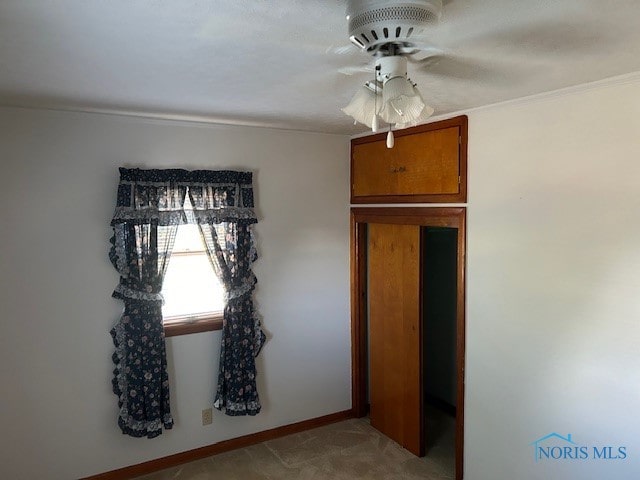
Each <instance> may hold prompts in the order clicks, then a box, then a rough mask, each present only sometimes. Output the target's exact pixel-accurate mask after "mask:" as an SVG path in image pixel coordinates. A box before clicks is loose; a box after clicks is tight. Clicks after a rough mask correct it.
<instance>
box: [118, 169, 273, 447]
mask: <svg viewBox="0 0 640 480" xmlns="http://www.w3.org/2000/svg"><path fill="white" fill-rule="evenodd" d="M187 194H188V195H189V198H190V200H191V203H192V205H193V210H186V211H185V210H184V201H185V196H186V195H187ZM253 207H254V204H253V186H252V174H251V172H236V171H209V170H196V171H187V170H181V169H171V170H141V169H127V168H121V169H120V184H119V186H118V197H117V204H116V210H115V214H114V217H113V219H112V221H111V226H112V227H113V237H112V238H111V244H112V246H111V250H110V253H109V257H110V259H111V262H112V263H113V266H114V267H115V268H116V270H117V271H118V273H119V274H120V282H119V284H118V286H117V287H116V289H115V291H114V292H113V297H115V298H118V299H121V300H122V301H123V302H124V311H123V314H122V316H121V317H120V319H119V321H118V322H117V323H116V325H115V326H114V327H113V329H112V330H111V335H112V337H113V342H114V345H115V352H114V354H113V362H114V364H115V369H114V379H113V391H114V393H115V394H116V395H117V396H118V405H119V408H120V412H119V417H118V424H119V426H120V429H121V430H122V432H123V433H125V434H127V435H131V436H134V437H144V436H146V437H148V438H153V437H156V436H158V435H160V434H161V433H162V428H163V427H164V428H167V429H169V428H171V427H172V426H173V419H172V417H171V410H170V402H169V379H168V374H167V360H166V352H165V339H164V330H163V325H162V295H161V293H160V292H161V291H162V281H163V278H164V274H165V271H166V268H167V265H168V263H169V259H170V256H171V250H172V248H173V242H174V240H175V236H176V232H177V228H178V225H181V224H186V223H196V224H198V225H199V227H200V232H201V234H202V238H203V240H204V243H205V245H206V248H207V254H208V257H209V260H210V262H211V265H212V266H213V268H214V270H215V272H216V274H217V275H218V277H219V278H220V281H221V282H222V284H223V285H224V287H225V292H226V297H227V298H226V300H227V301H226V306H225V309H224V322H223V329H222V344H221V348H220V367H219V372H218V388H217V393H216V398H215V402H214V405H215V407H216V408H218V409H220V410H223V411H224V412H225V413H226V414H227V415H255V414H257V413H258V412H259V411H260V400H259V398H258V393H257V390H256V380H255V379H256V369H255V357H256V356H257V355H258V353H259V352H260V349H261V347H262V345H263V343H264V341H265V335H264V333H263V331H262V329H261V326H260V321H259V319H258V317H257V315H256V313H255V310H254V307H253V295H252V294H253V290H254V288H255V284H256V277H255V275H254V274H253V271H252V270H251V264H252V263H253V262H254V261H255V260H256V258H257V254H256V249H255V245H254V239H253V234H252V226H253V224H255V223H257V219H256V216H255V213H254V210H253Z"/></svg>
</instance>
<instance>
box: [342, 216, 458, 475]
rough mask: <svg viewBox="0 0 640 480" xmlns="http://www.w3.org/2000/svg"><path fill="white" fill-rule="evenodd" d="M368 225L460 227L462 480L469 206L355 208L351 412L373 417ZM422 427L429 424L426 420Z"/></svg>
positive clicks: (360, 415) (356, 414) (351, 264)
mask: <svg viewBox="0 0 640 480" xmlns="http://www.w3.org/2000/svg"><path fill="white" fill-rule="evenodd" d="M368 223H386V224H399V225H420V226H423V227H450V228H457V229H458V266H457V270H458V271H457V284H458V285H457V305H456V336H457V338H456V363H457V365H456V376H457V392H456V427H455V432H456V439H455V442H456V443H455V466H456V480H462V478H463V465H464V461H463V459H464V457H463V454H464V383H465V382H464V374H465V363H464V362H465V304H466V302H465V291H466V290H465V273H466V208H465V207H359V208H352V209H351V262H350V267H351V408H352V411H353V415H354V416H355V417H364V416H366V415H367V390H366V389H367V328H366V327H367V276H366V273H367V271H366V266H367V258H366V251H367V236H366V227H367V224H368ZM422 423H424V419H423V422H422Z"/></svg>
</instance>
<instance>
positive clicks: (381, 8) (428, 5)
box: [342, 0, 442, 148]
mask: <svg viewBox="0 0 640 480" xmlns="http://www.w3.org/2000/svg"><path fill="white" fill-rule="evenodd" d="M441 14H442V0H410V1H407V0H392V1H389V0H385V1H381V0H349V1H348V3H347V21H348V23H349V40H350V41H351V43H352V44H353V45H355V46H356V47H357V48H358V49H360V50H361V51H364V52H367V53H368V54H370V55H372V56H373V57H374V58H375V63H374V68H373V72H374V77H373V78H372V79H371V80H370V81H367V82H366V83H365V84H364V86H362V87H361V88H360V89H359V90H358V91H357V92H356V94H355V96H354V97H353V99H352V100H351V102H350V103H349V105H347V106H346V107H345V108H343V109H342V111H343V112H344V113H346V114H347V115H350V116H351V117H352V118H353V119H354V120H355V121H356V122H358V123H362V124H364V125H366V126H368V127H370V128H371V130H372V131H373V132H376V131H377V130H378V126H379V121H380V120H382V121H384V122H386V123H387V124H389V133H388V136H387V146H388V147H389V148H392V147H393V143H394V139H393V133H392V130H391V126H392V125H394V126H395V127H396V128H405V127H407V126H410V125H416V124H418V123H420V122H422V121H424V120H426V119H427V118H428V117H430V116H431V115H432V114H433V112H434V109H433V108H432V107H430V106H429V105H427V104H426V102H425V101H424V98H423V97H422V95H421V93H420V92H419V90H418V89H417V85H416V84H415V83H413V82H411V80H410V79H409V77H408V72H407V64H408V60H410V61H412V62H415V63H422V64H423V65H424V64H426V63H428V62H429V61H433V60H434V59H437V57H438V56H439V54H438V51H437V50H436V49H434V48H433V47H431V46H428V45H425V44H424V42H423V41H422V39H421V35H422V34H423V32H424V30H425V29H427V28H428V27H429V26H432V25H436V24H437V23H438V21H439V19H440V16H441ZM356 70H357V69H356ZM360 71H362V70H361V69H360ZM365 71H366V70H365ZM343 73H345V74H350V72H349V71H345V72H343Z"/></svg>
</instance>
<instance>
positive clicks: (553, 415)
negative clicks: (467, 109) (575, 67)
mask: <svg viewBox="0 0 640 480" xmlns="http://www.w3.org/2000/svg"><path fill="white" fill-rule="evenodd" d="M469 122H470V123H469V185H470V191H469V208H468V264H467V266H468V280H467V288H468V290H467V292H468V297H467V303H468V312H467V328H468V330H467V370H466V374H467V378H466V425H465V434H466V438H465V446H466V451H465V453H466V458H465V466H466V475H465V478H467V479H469V480H514V479H518V480H528V479H545V480H546V479H575V480H589V479H592V480H602V479H604V478H608V479H633V478H640V458H639V457H640V436H639V435H638V432H640V416H639V415H638V414H637V410H638V406H639V405H640V318H639V317H640V82H638V81H636V82H635V83H630V84H612V85H609V86H601V87H598V88H594V89H589V90H583V91H574V92H571V93H566V94H563V95H560V96H553V97H547V98H539V99H535V100H531V101H527V102H520V103H514V104H511V105H501V106H495V107H491V108H486V109H483V110H478V111H475V112H472V113H471V114H470V115H469ZM551 432H557V433H559V434H561V435H563V436H564V435H566V434H568V433H571V434H572V435H573V440H574V441H575V442H576V443H578V444H580V445H587V446H592V445H600V446H604V445H612V446H621V445H623V446H627V454H628V457H627V459H626V460H625V461H620V460H608V461H605V460H573V461H572V460H566V461H564V460H560V461H543V462H538V463H537V464H536V463H535V462H534V456H533V447H532V446H530V445H529V444H530V443H531V442H533V441H534V440H536V439H538V438H540V437H542V436H544V435H546V434H549V433H551Z"/></svg>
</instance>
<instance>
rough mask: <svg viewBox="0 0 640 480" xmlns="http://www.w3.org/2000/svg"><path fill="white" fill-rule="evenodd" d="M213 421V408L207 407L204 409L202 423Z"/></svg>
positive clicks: (207, 423)
mask: <svg viewBox="0 0 640 480" xmlns="http://www.w3.org/2000/svg"><path fill="white" fill-rule="evenodd" d="M212 423H213V409H211V408H205V409H204V410H202V425H211V424H212Z"/></svg>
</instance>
